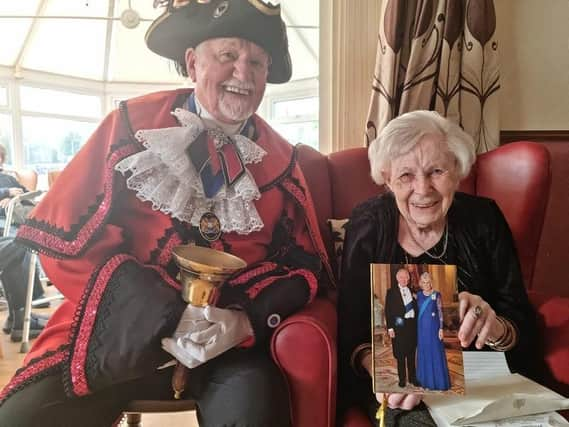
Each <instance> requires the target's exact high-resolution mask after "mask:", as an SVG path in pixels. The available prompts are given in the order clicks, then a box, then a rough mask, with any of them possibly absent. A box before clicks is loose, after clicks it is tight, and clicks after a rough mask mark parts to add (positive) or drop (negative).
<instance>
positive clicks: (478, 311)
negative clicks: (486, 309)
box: [472, 305, 482, 319]
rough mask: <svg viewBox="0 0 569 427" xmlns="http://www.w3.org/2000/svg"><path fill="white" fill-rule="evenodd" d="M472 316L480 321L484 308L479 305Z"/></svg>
mask: <svg viewBox="0 0 569 427" xmlns="http://www.w3.org/2000/svg"><path fill="white" fill-rule="evenodd" d="M472 314H474V317H476V318H477V319H480V316H482V307H480V306H479V305H477V306H476V307H474V311H473V312H472Z"/></svg>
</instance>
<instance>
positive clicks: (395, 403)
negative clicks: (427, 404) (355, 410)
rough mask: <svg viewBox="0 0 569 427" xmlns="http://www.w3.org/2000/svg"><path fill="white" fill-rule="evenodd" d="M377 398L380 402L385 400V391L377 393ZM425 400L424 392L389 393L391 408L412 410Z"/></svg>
mask: <svg viewBox="0 0 569 427" xmlns="http://www.w3.org/2000/svg"><path fill="white" fill-rule="evenodd" d="M375 398H376V399H377V401H378V402H379V403H381V402H383V393H376V394H375ZM421 400H423V395H422V394H403V393H388V394H387V406H389V407H390V408H391V409H397V408H399V409H404V410H406V411H410V410H411V409H413V408H414V407H415V406H417V405H418V404H419V403H420V402H421Z"/></svg>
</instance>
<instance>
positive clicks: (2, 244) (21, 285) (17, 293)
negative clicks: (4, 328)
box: [0, 237, 43, 311]
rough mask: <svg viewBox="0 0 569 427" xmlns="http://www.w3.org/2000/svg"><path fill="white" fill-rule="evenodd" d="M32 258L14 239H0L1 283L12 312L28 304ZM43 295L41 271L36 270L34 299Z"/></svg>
mask: <svg viewBox="0 0 569 427" xmlns="http://www.w3.org/2000/svg"><path fill="white" fill-rule="evenodd" d="M30 257H31V254H30V253H29V252H28V251H26V249H25V248H24V247H23V246H22V245H19V244H17V243H15V242H14V238H13V237H0V281H2V287H3V288H4V292H5V293H6V299H7V300H8V306H9V308H10V310H11V311H15V310H18V309H20V308H23V307H24V305H25V304H26V293H27V288H28V272H29V267H30ZM42 294H43V289H42V286H41V283H40V278H39V271H38V268H36V274H35V277H34V293H33V298H34V299H36V298H39V297H41V296H42Z"/></svg>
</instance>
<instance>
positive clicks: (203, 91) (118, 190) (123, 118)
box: [0, 0, 329, 426]
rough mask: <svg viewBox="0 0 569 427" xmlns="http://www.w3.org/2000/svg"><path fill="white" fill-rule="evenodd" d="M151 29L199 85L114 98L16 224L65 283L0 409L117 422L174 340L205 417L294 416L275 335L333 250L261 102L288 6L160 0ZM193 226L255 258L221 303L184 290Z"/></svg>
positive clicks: (156, 392)
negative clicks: (273, 350) (162, 5)
mask: <svg viewBox="0 0 569 427" xmlns="http://www.w3.org/2000/svg"><path fill="white" fill-rule="evenodd" d="M146 41H147V44H148V46H149V47H150V49H152V50H153V51H155V52H156V53H158V54H160V55H162V56H165V57H167V58H170V59H173V60H175V61H177V62H178V63H179V64H180V65H181V66H182V67H183V71H184V73H185V74H187V75H188V76H189V77H190V78H191V79H192V80H193V81H194V82H195V90H193V91H192V90H189V89H183V90H178V91H171V92H161V93H155V94H151V95H147V96H143V97H140V98H137V99H133V100H130V101H127V102H124V103H122V104H121V106H120V108H119V110H118V111H116V112H113V113H111V114H110V115H109V116H108V117H107V118H106V119H105V120H104V121H103V123H102V124H101V126H100V127H99V129H98V130H97V131H96V132H95V134H94V135H93V136H92V137H91V139H90V140H89V141H88V142H87V144H86V145H85V147H84V148H83V149H82V150H81V151H80V152H79V153H78V154H77V156H76V157H75V158H74V159H73V161H72V162H71V163H70V165H69V166H68V167H67V168H66V169H65V170H64V172H63V173H62V175H61V176H60V177H59V178H58V180H57V182H56V183H55V185H54V187H53V188H52V190H50V192H49V194H48V195H47V197H46V198H45V199H44V201H42V203H41V204H40V205H39V206H38V208H37V209H36V211H34V214H33V216H32V218H31V219H30V220H29V221H28V222H27V223H26V225H24V226H23V227H21V228H20V231H19V234H18V238H19V239H20V241H22V242H24V243H26V244H27V245H29V246H31V247H33V248H36V249H37V250H39V251H40V253H41V254H42V257H41V258H42V263H43V265H44V268H45V270H46V272H47V274H48V276H49V277H50V278H51V280H52V281H53V283H54V285H55V286H57V287H58V288H59V289H60V290H61V291H62V292H63V294H64V295H65V296H66V300H65V302H64V303H63V304H62V305H61V306H60V307H59V309H58V310H57V311H56V312H55V313H54V314H53V316H52V318H51V320H50V322H49V324H48V325H47V327H46V329H45V331H44V332H43V333H42V335H40V337H39V338H38V340H37V341H36V343H35V346H34V347H33V348H32V350H31V352H30V354H29V356H28V358H27V359H26V361H25V363H24V368H23V369H22V370H20V371H18V373H17V374H16V375H15V376H14V378H13V379H12V381H11V382H10V383H9V385H8V386H7V387H6V388H5V389H4V391H3V392H2V394H1V396H0V399H2V401H3V403H2V406H0V424H1V425H13V424H10V422H11V421H12V420H17V424H19V425H38V424H35V423H37V422H38V421H37V420H38V419H41V420H42V421H41V425H42V426H45V425H52V424H53V425H58V426H59V425H67V424H70V423H71V420H73V421H76V420H80V422H79V423H80V424H81V425H82V426H87V425H97V426H100V425H109V424H110V423H111V422H112V421H113V420H115V419H116V418H117V417H118V416H119V415H120V412H121V410H122V409H124V408H125V406H126V404H127V403H128V402H129V401H130V400H132V399H171V398H172V390H171V385H170V381H171V377H172V368H171V367H169V368H162V369H158V368H159V367H161V366H162V365H163V364H164V363H165V362H167V361H169V360H171V359H172V356H171V354H173V355H175V356H176V357H177V358H178V359H179V360H180V361H181V362H182V363H184V364H185V365H186V366H188V367H189V368H191V369H190V370H189V374H188V379H187V383H186V390H185V393H184V395H183V397H185V398H191V399H194V400H195V401H196V403H197V408H198V418H199V420H200V425H205V426H210V425H211V426H221V425H232V426H245V425H247V426H251V425H254V426H269V425H270V426H288V425H290V408H289V404H288V401H289V399H288V392H287V387H286V384H285V383H284V380H283V378H282V375H281V373H280V372H279V370H278V369H277V367H276V366H275V365H274V363H273V362H272V360H271V358H270V355H269V352H268V342H269V339H270V337H271V334H272V331H274V328H275V327H277V326H278V324H279V323H280V322H281V321H282V319H284V318H285V317H286V316H289V315H290V314H292V313H293V312H295V311H297V310H299V309H300V308H302V307H303V306H304V305H306V304H308V303H310V301H311V300H312V299H313V298H314V297H315V295H316V293H317V291H318V285H317V284H318V276H319V274H320V272H321V270H325V271H326V272H328V271H329V265H328V262H327V259H326V255H325V250H324V248H323V244H322V241H321V238H320V235H319V234H318V227H317V224H316V220H315V214H314V208H313V205H312V202H311V198H310V195H309V193H308V192H307V189H306V187H305V183H304V178H303V176H302V173H301V171H300V169H299V168H298V165H297V164H296V156H295V150H294V148H293V147H292V146H291V145H290V144H288V143H287V142H286V141H284V140H283V138H282V137H281V136H279V135H278V134H277V133H276V132H275V131H274V130H273V129H271V127H270V126H269V125H268V124H267V123H265V122H264V121H263V120H262V119H260V118H259V117H258V116H256V115H255V114H254V112H255V110H256V109H257V107H258V106H259V103H260V102H261V99H262V97H263V92H264V90H265V85H266V82H267V81H268V82H271V83H282V82H286V81H287V80H289V79H290V76H291V71H292V70H291V63H290V57H289V53H288V44H287V38H286V27H285V25H284V23H283V21H282V19H281V17H280V7H279V6H275V5H273V4H272V3H270V2H267V3H265V2H263V1H259V0H232V1H220V0H211V1H205V0H202V1H183V2H182V1H173V2H172V1H170V2H168V5H167V10H166V12H165V13H164V14H163V15H162V16H160V17H159V18H158V19H157V20H156V21H155V22H154V23H153V24H152V26H151V27H150V28H149V30H148V33H147V35H146ZM139 65H140V66H143V64H139ZM204 223H205V224H212V223H214V224H216V226H214V227H200V224H204ZM212 230H214V231H215V230H217V232H212ZM192 242H193V243H195V244H196V245H200V246H206V247H211V248H215V249H218V250H223V251H226V252H230V253H232V254H234V255H237V256H239V257H241V258H243V259H244V260H245V261H246V262H247V264H248V267H247V268H246V269H244V270H242V271H240V272H238V273H237V274H236V275H234V276H233V277H231V279H230V280H229V281H228V282H226V283H224V284H223V285H222V287H221V290H220V293H219V296H218V299H217V301H216V305H215V307H212V306H208V307H206V308H196V307H192V306H190V307H187V306H186V304H185V303H184V302H183V301H182V299H181V297H180V294H179V288H180V284H179V283H178V282H177V280H176V272H177V268H176V265H175V264H174V262H173V259H172V256H171V249H172V248H173V247H174V246H176V245H178V244H182V243H192ZM322 267H324V269H323V268H322ZM323 274H326V273H323ZM174 333H175V334H176V337H178V338H183V339H172V338H170V337H172V336H173V334H174ZM162 347H164V349H165V350H166V351H164V349H163V348H162ZM169 353H170V354H169Z"/></svg>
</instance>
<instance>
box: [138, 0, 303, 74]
mask: <svg viewBox="0 0 569 427" xmlns="http://www.w3.org/2000/svg"><path fill="white" fill-rule="evenodd" d="M277 3H278V2H277ZM219 37H238V38H242V39H245V40H249V41H251V42H253V43H255V44H256V45H258V46H260V47H262V48H263V49H264V50H265V51H266V52H267V53H268V54H269V56H270V57H271V65H270V68H269V75H268V77H267V81H268V82H269V83H285V82H287V81H289V80H290V77H291V75H292V64H291V60H290V54H289V52H288V39H287V35H286V25H285V23H284V22H283V20H282V19H281V7H280V4H277V5H274V4H273V3H272V2H271V1H270V0H169V1H168V4H167V7H166V11H165V12H164V13H163V14H162V15H160V16H159V17H158V18H156V20H155V21H154V22H153V23H152V25H151V26H150V28H149V29H148V31H147V32H146V37H145V38H146V44H147V46H148V47H149V48H150V50H152V51H153V52H154V53H157V54H158V55H160V56H164V57H166V58H170V59H173V60H174V61H178V62H181V63H184V56H185V53H186V49H187V48H189V47H196V46H197V45H199V44H200V43H201V42H203V41H205V40H208V39H213V38H219Z"/></svg>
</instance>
